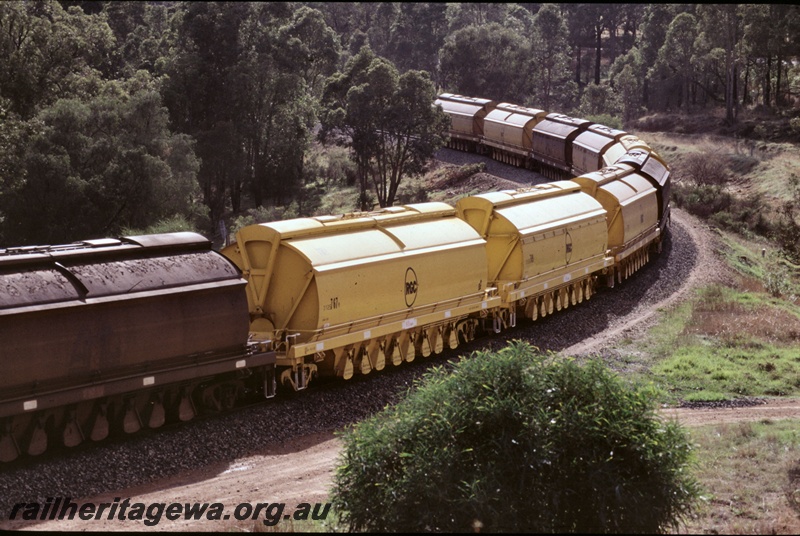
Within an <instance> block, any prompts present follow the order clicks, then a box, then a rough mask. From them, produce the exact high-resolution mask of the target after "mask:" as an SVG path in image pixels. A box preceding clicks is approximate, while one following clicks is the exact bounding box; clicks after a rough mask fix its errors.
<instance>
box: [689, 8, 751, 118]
mask: <svg viewBox="0 0 800 536" xmlns="http://www.w3.org/2000/svg"><path fill="white" fill-rule="evenodd" d="M697 14H698V30H699V33H700V39H698V41H700V43H701V44H702V45H704V46H705V47H706V49H708V52H707V53H706V55H705V57H704V58H702V59H703V60H705V61H703V63H704V64H705V68H704V69H703V70H702V72H703V73H704V74H705V75H706V76H709V75H712V76H715V77H716V78H717V79H718V80H719V85H721V86H722V88H723V93H724V101H725V119H726V121H727V122H728V123H733V121H734V120H735V119H736V117H735V116H736V113H735V112H736V104H737V98H736V95H737V83H738V79H739V64H740V55H741V50H740V49H741V39H742V33H743V28H742V26H743V20H742V13H741V9H740V6H739V5H738V4H701V5H699V6H698V8H697ZM718 65H721V68H720V67H718ZM708 85H709V84H704V86H705V87H706V91H707V92H708V93H711V92H712V91H713V88H709V87H708Z"/></svg>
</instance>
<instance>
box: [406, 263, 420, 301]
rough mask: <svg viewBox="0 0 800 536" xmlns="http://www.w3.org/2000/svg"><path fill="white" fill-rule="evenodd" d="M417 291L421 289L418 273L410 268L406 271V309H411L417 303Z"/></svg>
mask: <svg viewBox="0 0 800 536" xmlns="http://www.w3.org/2000/svg"><path fill="white" fill-rule="evenodd" d="M417 289H419V283H417V273H416V272H415V271H414V269H413V268H411V267H410V266H409V267H408V269H407V270H406V290H405V292H406V307H411V306H412V305H414V302H415V301H417Z"/></svg>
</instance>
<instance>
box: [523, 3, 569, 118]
mask: <svg viewBox="0 0 800 536" xmlns="http://www.w3.org/2000/svg"><path fill="white" fill-rule="evenodd" d="M568 35H569V31H568V29H567V25H566V22H565V21H564V19H563V18H562V16H561V13H560V12H559V10H558V8H557V7H556V6H555V5H553V4H545V5H543V6H542V8H541V9H540V10H539V12H538V13H536V15H534V17H533V31H532V33H531V44H530V54H531V58H532V60H533V61H532V62H531V68H530V71H529V72H530V76H531V88H532V91H533V105H534V106H536V107H537V108H542V109H543V110H547V111H554V110H564V109H566V108H568V107H570V106H571V105H572V101H573V99H574V97H575V94H576V92H577V87H575V84H574V82H573V81H572V80H571V76H570V61H569V55H568V52H567V50H568V44H567V43H568Z"/></svg>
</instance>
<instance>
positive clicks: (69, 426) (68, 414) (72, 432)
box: [61, 406, 85, 447]
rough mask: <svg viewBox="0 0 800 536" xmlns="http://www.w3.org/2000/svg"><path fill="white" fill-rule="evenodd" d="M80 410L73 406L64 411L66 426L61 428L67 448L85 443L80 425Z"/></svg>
mask: <svg viewBox="0 0 800 536" xmlns="http://www.w3.org/2000/svg"><path fill="white" fill-rule="evenodd" d="M77 414H78V410H77V408H76V407H75V406H71V407H69V408H67V409H66V411H64V424H63V425H62V427H61V438H62V439H63V442H64V446H65V447H76V446H78V445H80V444H81V443H83V440H84V439H85V436H84V435H83V431H82V430H81V427H80V425H79V424H78V416H77Z"/></svg>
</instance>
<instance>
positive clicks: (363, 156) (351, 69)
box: [320, 47, 449, 210]
mask: <svg viewBox="0 0 800 536" xmlns="http://www.w3.org/2000/svg"><path fill="white" fill-rule="evenodd" d="M435 98H436V92H435V90H434V86H433V83H432V82H431V80H430V77H429V75H428V74H427V73H426V72H424V71H414V70H412V71H407V72H406V73H404V74H402V75H400V74H399V73H398V72H397V69H396V68H395V66H394V65H393V64H392V63H391V62H389V61H388V60H386V59H384V58H381V57H378V56H376V55H375V54H374V52H372V50H371V49H370V48H369V47H363V48H362V49H361V50H360V51H359V53H358V54H356V55H355V56H354V57H353V58H351V59H350V60H349V61H348V63H347V65H346V66H345V68H344V70H343V71H341V72H339V73H337V74H335V75H333V76H331V77H330V78H329V79H328V82H327V84H326V87H325V92H324V93H323V97H322V105H323V110H322V114H321V120H322V129H321V131H320V138H321V139H322V140H323V141H330V142H334V143H337V144H339V145H344V146H347V147H349V148H350V150H351V155H352V158H353V160H354V162H355V164H356V168H357V176H358V180H359V185H360V190H361V193H360V200H359V204H360V208H361V210H369V209H370V208H371V203H370V201H369V197H370V196H369V194H368V189H370V188H372V189H374V193H375V195H376V197H377V200H378V203H379V204H380V206H382V207H385V206H391V205H392V204H393V203H394V199H395V196H396V194H397V188H398V186H399V185H400V182H401V181H402V179H403V178H404V177H405V176H407V175H409V174H415V173H419V172H420V171H422V169H423V168H424V166H425V164H426V163H427V161H428V160H429V159H430V158H431V157H432V156H433V154H434V153H435V152H436V150H437V149H439V147H441V146H442V145H443V144H444V142H445V136H446V134H445V133H446V131H447V127H448V125H449V119H448V117H447V115H446V114H444V112H442V111H441V109H439V108H438V107H433V106H432V103H433V101H434V100H435Z"/></svg>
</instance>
